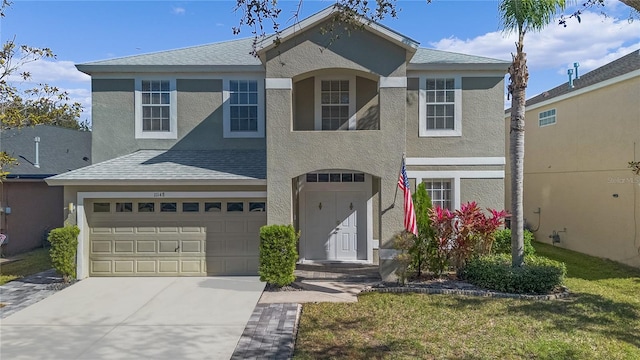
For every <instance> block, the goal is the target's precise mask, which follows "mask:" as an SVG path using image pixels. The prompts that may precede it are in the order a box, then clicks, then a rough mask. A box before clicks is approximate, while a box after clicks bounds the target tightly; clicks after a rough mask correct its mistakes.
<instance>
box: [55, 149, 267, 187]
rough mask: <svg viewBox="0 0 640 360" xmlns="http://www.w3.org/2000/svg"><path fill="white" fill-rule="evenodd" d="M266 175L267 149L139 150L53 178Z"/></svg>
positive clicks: (171, 178) (253, 177)
mask: <svg viewBox="0 0 640 360" xmlns="http://www.w3.org/2000/svg"><path fill="white" fill-rule="evenodd" d="M266 175H267V158H266V152H265V151H264V150H208V151H207V150H168V151H165V150H139V151H136V152H134V153H131V154H128V155H124V156H120V157H117V158H114V159H110V160H107V161H103V162H101V163H97V164H94V165H91V166H87V167H85V168H83V169H79V170H76V171H71V172H68V173H65V174H61V175H58V176H54V177H52V178H50V180H60V181H87V182H91V181H104V180H106V181H134V182H135V181H145V180H150V181H180V180H264V179H266Z"/></svg>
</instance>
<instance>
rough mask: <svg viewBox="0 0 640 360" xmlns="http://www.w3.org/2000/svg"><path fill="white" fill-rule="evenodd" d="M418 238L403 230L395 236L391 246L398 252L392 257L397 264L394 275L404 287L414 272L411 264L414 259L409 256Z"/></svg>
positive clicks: (411, 255)
mask: <svg viewBox="0 0 640 360" xmlns="http://www.w3.org/2000/svg"><path fill="white" fill-rule="evenodd" d="M417 240H418V237H416V236H415V235H413V234H412V233H410V232H408V231H406V230H404V231H402V232H401V233H399V234H397V235H396V236H395V238H394V239H393V246H394V247H395V248H396V249H397V250H399V251H400V252H399V253H398V254H397V255H396V256H395V257H394V260H395V261H396V262H397V268H396V271H395V274H396V275H397V276H398V282H399V283H400V285H402V286H404V285H405V284H406V282H407V278H408V277H409V276H410V275H411V274H412V273H413V271H414V270H415V269H414V268H413V264H414V263H415V257H414V255H413V254H411V250H412V249H414V248H415V246H416V242H417Z"/></svg>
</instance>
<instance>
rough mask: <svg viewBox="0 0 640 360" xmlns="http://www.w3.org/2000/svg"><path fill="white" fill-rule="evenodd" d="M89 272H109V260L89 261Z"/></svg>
mask: <svg viewBox="0 0 640 360" xmlns="http://www.w3.org/2000/svg"><path fill="white" fill-rule="evenodd" d="M91 272H92V273H94V274H111V273H112V271H111V261H109V260H94V261H91Z"/></svg>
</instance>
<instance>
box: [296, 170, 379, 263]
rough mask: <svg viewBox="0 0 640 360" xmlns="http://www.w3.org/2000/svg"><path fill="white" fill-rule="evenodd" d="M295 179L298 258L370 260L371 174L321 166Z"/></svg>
mask: <svg viewBox="0 0 640 360" xmlns="http://www.w3.org/2000/svg"><path fill="white" fill-rule="evenodd" d="M298 181H299V189H300V191H299V194H298V196H299V197H298V198H299V207H298V214H299V220H300V221H299V225H300V230H301V236H300V257H301V259H302V260H303V261H308V260H311V261H372V259H371V257H372V256H371V253H372V235H373V234H372V232H373V230H372V224H373V222H372V219H371V217H372V177H371V175H369V174H365V173H361V172H355V171H348V170H325V171H316V172H311V173H308V174H305V175H302V176H300V177H299V179H298Z"/></svg>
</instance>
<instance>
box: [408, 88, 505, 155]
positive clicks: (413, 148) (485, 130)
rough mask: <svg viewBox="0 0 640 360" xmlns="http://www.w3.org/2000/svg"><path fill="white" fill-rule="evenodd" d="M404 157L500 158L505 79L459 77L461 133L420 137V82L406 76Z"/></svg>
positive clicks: (502, 142)
mask: <svg viewBox="0 0 640 360" xmlns="http://www.w3.org/2000/svg"><path fill="white" fill-rule="evenodd" d="M407 82H408V90H407V157H503V156H504V95H503V94H504V79H503V78H502V77H465V76H462V136H452V137H419V136H418V134H419V116H420V114H419V101H420V97H419V90H418V87H419V83H418V79H416V78H410V79H408V81H407Z"/></svg>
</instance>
